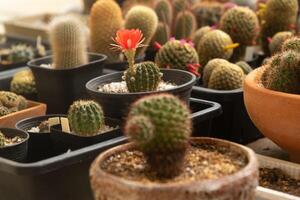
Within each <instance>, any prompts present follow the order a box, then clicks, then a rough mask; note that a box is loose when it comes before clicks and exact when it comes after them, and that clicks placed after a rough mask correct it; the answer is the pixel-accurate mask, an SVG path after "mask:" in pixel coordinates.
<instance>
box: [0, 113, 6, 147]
mask: <svg viewBox="0 0 300 200" xmlns="http://www.w3.org/2000/svg"><path fill="white" fill-rule="evenodd" d="M0 116H1V115H0ZM4 146H5V136H4V134H3V133H2V132H1V131H0V148H1V147H4Z"/></svg>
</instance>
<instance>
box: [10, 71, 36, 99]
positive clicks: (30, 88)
mask: <svg viewBox="0 0 300 200" xmlns="http://www.w3.org/2000/svg"><path fill="white" fill-rule="evenodd" d="M10 91H12V92H14V93H16V94H35V93H37V90H36V85H35V80H34V76H33V74H32V72H31V70H22V71H20V72H17V73H16V74H15V75H14V76H13V79H12V81H11V83H10Z"/></svg>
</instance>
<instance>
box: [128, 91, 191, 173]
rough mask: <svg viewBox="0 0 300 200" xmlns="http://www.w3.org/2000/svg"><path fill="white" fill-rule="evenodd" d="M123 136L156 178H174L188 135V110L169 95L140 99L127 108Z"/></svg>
mask: <svg viewBox="0 0 300 200" xmlns="http://www.w3.org/2000/svg"><path fill="white" fill-rule="evenodd" d="M162 116H163V117H162ZM125 133H126V135H128V136H129V137H130V139H131V141H133V142H134V144H135V145H136V146H137V148H139V150H141V151H142V152H143V153H144V155H145V156H146V159H147V163H148V164H149V166H150V169H151V170H152V171H153V172H156V174H157V176H158V177H159V178H165V177H168V178H169V177H173V176H176V175H178V174H179V173H180V172H181V171H182V167H183V159H184V156H185V152H186V149H187V147H188V138H189V137H190V135H191V133H192V121H191V119H190V111H189V108H188V106H187V105H185V104H184V103H183V102H181V100H179V99H178V98H177V97H175V96H173V95H170V94H157V95H151V96H146V97H143V98H141V99H139V100H138V101H136V102H135V103H134V104H133V105H132V106H131V109H130V111H129V114H128V117H127V121H126V125H125Z"/></svg>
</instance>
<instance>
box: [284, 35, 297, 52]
mask: <svg viewBox="0 0 300 200" xmlns="http://www.w3.org/2000/svg"><path fill="white" fill-rule="evenodd" d="M288 50H293V51H297V52H300V37H292V38H289V39H287V40H285V42H284V43H283V44H282V51H288Z"/></svg>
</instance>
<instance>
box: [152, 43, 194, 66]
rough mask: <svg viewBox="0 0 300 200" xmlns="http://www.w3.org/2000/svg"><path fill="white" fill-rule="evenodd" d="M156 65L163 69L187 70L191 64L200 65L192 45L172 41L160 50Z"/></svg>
mask: <svg viewBox="0 0 300 200" xmlns="http://www.w3.org/2000/svg"><path fill="white" fill-rule="evenodd" d="M155 63H156V64H157V65H158V66H159V67H161V68H172V69H182V70H187V67H188V65H189V64H196V63H199V58H198V54H197V51H196V49H195V48H194V47H193V45H192V44H190V43H188V42H186V41H180V40H174V39H172V40H170V41H168V42H167V43H166V44H164V45H163V46H162V47H161V48H160V49H159V51H158V52H157V54H156V57H155Z"/></svg>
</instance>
